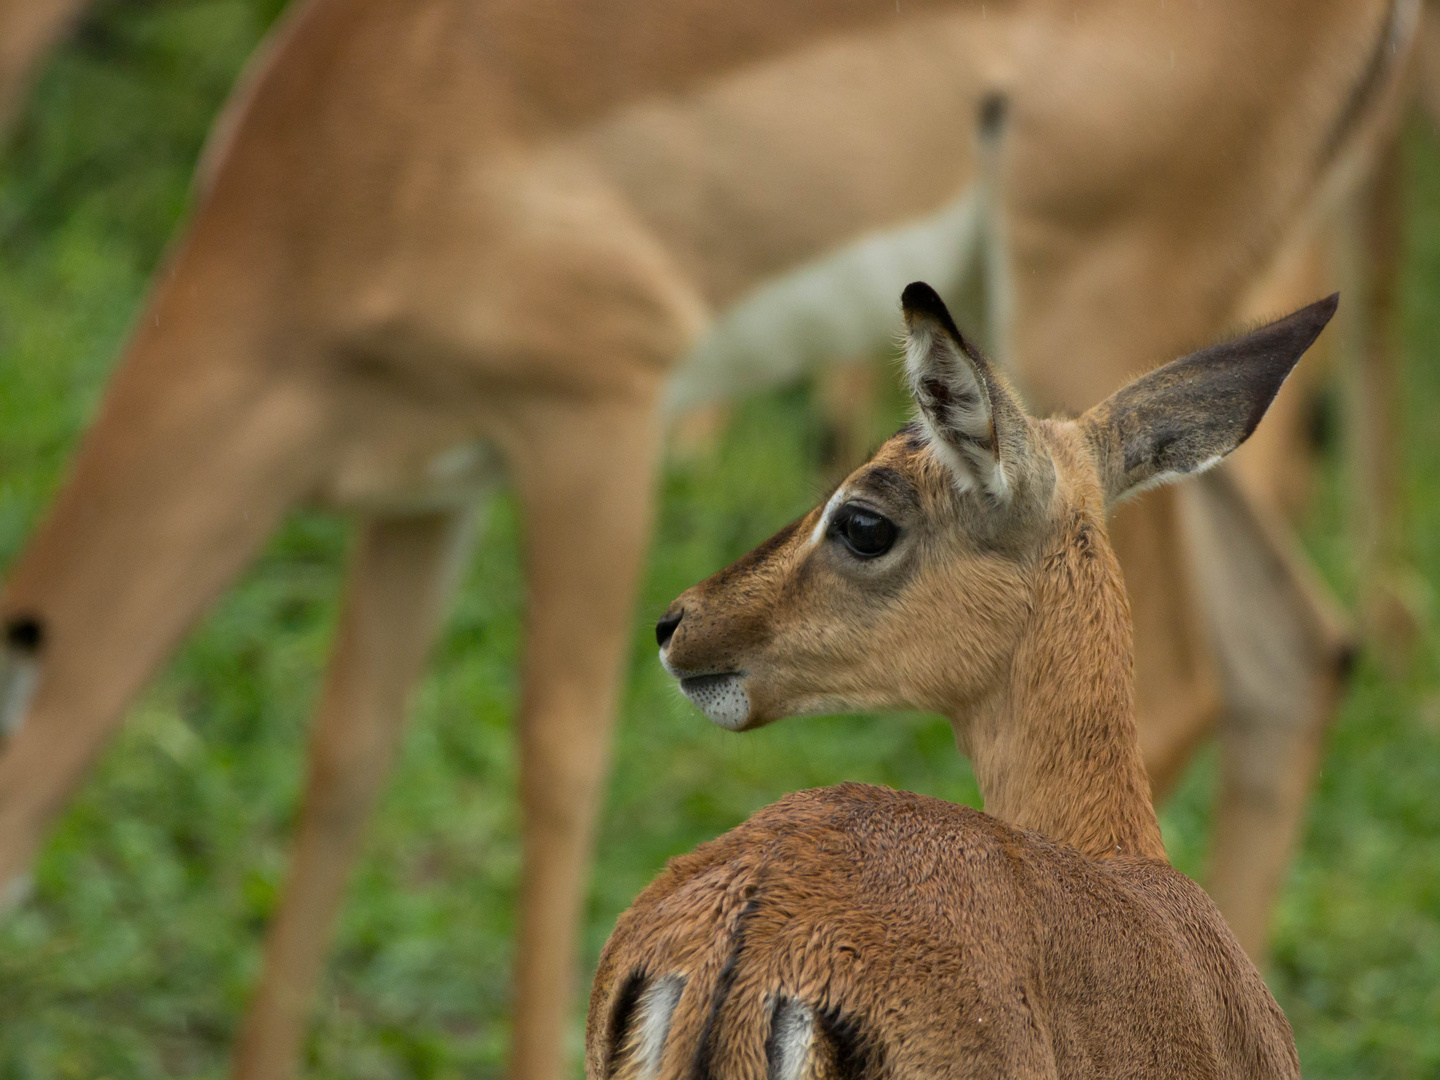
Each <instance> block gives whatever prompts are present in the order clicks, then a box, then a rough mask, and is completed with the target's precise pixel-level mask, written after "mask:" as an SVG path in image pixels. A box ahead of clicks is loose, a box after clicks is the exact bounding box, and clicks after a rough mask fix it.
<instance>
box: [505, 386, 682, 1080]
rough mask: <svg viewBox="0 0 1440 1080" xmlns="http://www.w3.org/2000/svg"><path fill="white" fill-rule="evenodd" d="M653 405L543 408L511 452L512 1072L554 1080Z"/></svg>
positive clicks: (625, 631)
mask: <svg viewBox="0 0 1440 1080" xmlns="http://www.w3.org/2000/svg"><path fill="white" fill-rule="evenodd" d="M658 446H659V421H658V418H657V413H656V410H655V408H654V406H653V405H651V404H650V403H648V402H646V403H644V404H640V405H636V404H627V405H617V406H615V407H613V408H597V407H595V406H588V407H585V408H583V409H578V408H566V407H561V406H554V405H551V406H546V407H544V408H543V409H536V410H534V411H533V412H531V413H528V414H527V415H526V416H525V418H524V420H523V422H522V424H521V428H520V429H519V432H518V435H517V437H516V441H515V443H514V445H513V449H512V454H511V460H512V463H513V466H514V474H515V479H516V483H517V485H518V489H519V493H520V498H521V502H522V507H523V511H524V520H525V551H526V558H527V565H526V579H527V596H528V603H529V611H528V613H527V617H526V644H525V664H524V682H523V697H522V701H521V707H520V796H521V806H522V809H523V812H524V817H525V840H524V874H523V879H524V880H523V885H522V891H521V912H520V941H519V951H518V968H517V972H516V1001H515V1027H514V1040H513V1044H512V1045H513V1048H512V1057H513V1065H512V1069H511V1076H512V1077H514V1078H516V1080H557V1078H558V1077H560V1076H561V1075H562V1073H563V1072H564V1071H565V1068H566V1049H565V1045H566V1044H565V1041H564V1039H563V1038H561V1033H562V1032H564V1031H565V1030H566V1024H567V1021H568V1019H569V1016H570V1003H571V995H572V991H573V986H574V981H575V948H576V929H577V924H578V921H579V916H580V908H581V901H582V899H583V895H584V885H585V881H586V878H587V875H588V870H589V864H590V848H591V837H592V833H593V830H594V821H595V815H596V811H597V808H598V804H599V801H600V796H601V791H602V784H603V781H604V778H605V775H606V771H607V767H608V761H609V744H610V730H611V727H612V724H613V721H614V713H615V699H616V691H617V687H618V684H619V678H618V676H619V673H620V669H621V665H622V662H623V660H624V657H625V652H626V646H627V644H628V638H629V631H630V614H631V607H632V603H633V597H634V592H635V586H636V580H637V578H638V575H639V570H640V566H641V562H642V560H643V557H644V553H645V548H646V543H647V540H648V537H649V532H650V521H651V512H652V502H653V493H652V485H653V476H652V474H653V471H654V466H655V462H656V458H657V454H658Z"/></svg>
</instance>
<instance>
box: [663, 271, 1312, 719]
mask: <svg viewBox="0 0 1440 1080" xmlns="http://www.w3.org/2000/svg"><path fill="white" fill-rule="evenodd" d="M1336 302H1337V300H1336V297H1333V296H1332V297H1330V298H1329V299H1327V300H1322V301H1320V302H1319V303H1316V304H1313V305H1311V306H1310V307H1307V308H1304V309H1302V310H1301V311H1299V312H1296V313H1295V314H1294V315H1291V316H1289V317H1288V318H1285V319H1282V320H1280V321H1278V322H1275V323H1272V324H1270V325H1268V326H1266V327H1263V328H1261V329H1260V330H1257V331H1255V332H1253V333H1251V334H1248V335H1246V336H1244V337H1241V338H1239V339H1236V340H1234V341H1230V342H1226V343H1224V344H1221V345H1217V346H1214V347H1212V348H1210V349H1207V350H1204V351H1203V352H1199V353H1196V354H1194V355H1192V356H1188V357H1185V358H1184V359H1181V360H1177V361H1175V362H1174V363H1171V364H1169V365H1167V366H1165V367H1163V368H1160V369H1159V370H1157V371H1155V372H1152V373H1151V374H1149V375H1146V376H1144V377H1143V378H1141V379H1139V380H1137V381H1135V382H1133V383H1131V384H1130V385H1129V386H1127V387H1125V388H1124V389H1122V390H1120V391H1119V392H1118V393H1117V394H1115V395H1114V396H1113V397H1111V398H1110V399H1109V400H1107V401H1105V402H1103V403H1101V404H1100V405H1098V406H1096V407H1095V408H1093V409H1091V410H1090V411H1089V412H1087V413H1086V414H1085V415H1084V416H1081V417H1080V418H1078V419H1075V420H1037V419H1034V418H1032V417H1030V416H1028V415H1026V413H1025V411H1024V409H1023V408H1022V406H1021V405H1020V403H1019V400H1018V399H1017V398H1016V396H1015V394H1014V393H1013V391H1012V390H1011V389H1010V388H1009V387H1008V386H1007V385H1006V383H1005V380H1004V379H1003V378H1002V377H1001V376H1000V375H999V374H998V373H997V372H996V371H995V370H993V369H992V368H991V367H990V366H989V364H987V363H986V361H985V359H984V358H983V357H982V356H981V355H980V354H979V353H978V352H977V351H976V350H975V349H973V348H972V347H971V346H970V345H969V344H968V343H967V342H966V341H965V339H964V338H963V337H962V336H961V335H960V333H959V331H958V330H957V329H956V328H955V324H954V322H953V321H952V320H951V318H950V314H949V312H948V311H946V309H945V305H944V304H943V303H942V301H941V300H940V298H939V296H937V295H936V294H935V292H934V290H932V289H931V288H930V287H929V286H927V285H924V284H920V283H916V284H913V285H911V286H909V287H908V288H907V289H906V290H905V293H904V296H903V298H902V304H903V307H904V312H905V322H906V326H907V329H908V334H907V338H906V343H905V361H906V374H907V377H908V382H909V386H910V391H911V393H912V395H913V397H914V399H915V404H916V407H917V410H918V417H917V419H916V420H915V421H914V422H912V423H911V424H909V425H907V426H906V427H904V428H902V429H901V430H900V432H899V433H898V434H897V435H895V436H894V437H893V438H892V439H890V440H889V441H888V442H886V443H885V444H884V445H883V446H881V447H880V449H879V450H878V451H877V452H876V453H875V455H874V456H873V457H872V458H871V459H870V460H869V461H868V462H866V463H865V464H864V465H863V466H861V467H860V468H859V469H857V470H856V471H855V472H854V473H852V474H851V475H850V476H849V477H848V478H846V480H845V481H844V483H842V484H841V485H840V486H839V488H838V489H836V491H835V493H834V494H833V495H831V496H830V498H829V499H828V500H827V501H826V502H825V503H824V505H822V506H819V507H816V508H815V509H814V510H812V511H810V513H808V514H806V515H805V516H804V517H803V518H801V519H800V520H799V521H796V522H794V523H792V524H791V525H789V526H787V527H786V528H784V529H782V530H781V531H780V532H779V533H777V534H776V535H775V536H773V537H771V538H770V539H769V540H767V541H766V542H765V543H763V544H761V545H760V546H759V547H758V548H756V549H755V550H754V551H752V552H751V553H750V554H749V555H746V556H745V557H744V558H742V559H741V560H740V561H738V562H736V563H735V564H734V565H732V566H730V567H728V568H727V569H725V570H722V571H721V572H720V573H718V574H716V575H715V576H714V577H712V578H710V579H709V580H707V581H704V582H702V583H701V584H699V585H697V586H695V587H694V588H692V589H689V590H688V591H686V592H685V593H684V594H683V595H681V596H680V598H679V599H677V600H676V601H675V602H674V603H673V604H672V605H671V606H670V609H669V610H668V611H667V612H666V614H665V617H664V618H663V619H661V620H660V623H659V625H658V626H657V627H656V636H657V638H658V640H659V642H660V646H661V653H660V655H661V661H662V662H663V663H664V665H665V667H666V670H668V671H669V672H670V673H671V674H672V675H674V676H676V677H677V678H679V679H680V685H681V688H682V690H683V691H684V692H685V694H686V695H687V696H688V697H689V698H690V699H691V700H692V701H693V702H694V703H695V704H696V705H698V706H699V707H700V709H701V710H702V711H703V712H704V713H705V714H706V715H707V716H708V717H710V719H711V720H713V721H714V722H715V723H717V724H719V725H721V726H722V727H726V728H730V729H732V730H744V729H747V728H753V727H757V726H760V725H762V724H765V723H768V722H770V721H772V720H777V719H780V718H781V717H784V716H793V715H803V714H809V713H817V712H838V711H846V710H861V709H880V708H919V709H926V710H930V711H936V712H943V713H946V714H948V715H950V716H951V717H952V718H955V717H957V715H960V714H964V713H966V712H967V711H968V710H969V709H970V708H972V707H974V706H975V705H977V704H979V703H981V702H982V701H985V700H987V699H993V698H994V697H995V695H997V694H1003V693H1004V692H1005V691H1006V688H1007V685H1008V678H1009V675H1010V673H1011V671H1012V667H1013V659H1014V657H1015V655H1016V650H1017V647H1018V646H1019V644H1020V642H1021V641H1022V639H1023V638H1024V637H1025V635H1026V634H1027V633H1030V632H1032V631H1033V627H1034V617H1035V615H1036V608H1037V605H1039V604H1044V603H1051V602H1052V599H1053V597H1055V596H1057V595H1064V589H1063V588H1062V589H1061V590H1060V593H1058V594H1057V593H1056V591H1055V590H1053V589H1050V590H1045V589H1041V588H1040V585H1041V580H1042V578H1045V577H1046V576H1047V575H1048V576H1049V577H1050V578H1053V577H1054V576H1055V575H1056V574H1057V573H1063V572H1068V571H1064V570H1063V568H1062V563H1063V559H1061V558H1060V556H1063V555H1064V554H1065V553H1067V552H1068V553H1071V554H1074V553H1076V552H1080V553H1081V554H1083V555H1084V556H1085V557H1086V558H1087V559H1093V560H1098V562H1099V563H1101V564H1103V565H1104V567H1105V572H1104V573H1103V574H1101V575H1100V579H1103V581H1104V582H1105V583H1106V584H1105V586H1104V588H1105V591H1106V597H1105V598H1102V599H1103V603H1102V604H1101V606H1102V607H1104V606H1105V605H1109V607H1108V610H1104V611H1100V612H1093V611H1085V610H1075V611H1072V612H1068V613H1065V615H1066V618H1068V619H1069V624H1068V625H1070V626H1071V628H1072V629H1073V633H1074V642H1073V645H1074V646H1075V648H1077V649H1082V650H1083V649H1084V648H1085V647H1086V645H1087V635H1088V634H1089V632H1090V631H1089V628H1088V627H1087V620H1094V619H1109V620H1111V621H1112V622H1113V623H1118V624H1119V625H1120V630H1119V631H1118V633H1119V635H1120V636H1121V637H1123V640H1124V641H1125V643H1126V645H1125V648H1126V650H1128V634H1129V628H1128V622H1127V621H1126V607H1125V600H1124V595H1123V590H1122V587H1121V584H1120V578H1119V574H1118V572H1116V571H1115V569H1114V555H1113V553H1112V552H1111V551H1110V548H1109V543H1108V540H1107V538H1106V534H1105V528H1104V517H1105V512H1106V510H1107V509H1108V508H1109V507H1110V506H1112V505H1113V504H1114V503H1115V502H1117V501H1118V500H1120V499H1123V498H1124V497H1126V496H1127V495H1129V494H1132V493H1134V492H1136V491H1139V490H1141V489H1143V488H1145V487H1149V486H1152V485H1155V484H1159V483H1164V482H1165V481H1167V480H1169V479H1173V478H1175V477H1179V476H1183V475H1185V474H1187V473H1191V472H1196V471H1198V470H1201V469H1204V468H1207V467H1209V466H1210V465H1213V464H1214V463H1215V462H1217V461H1219V460H1220V459H1221V458H1222V457H1224V456H1225V455H1226V454H1228V453H1229V452H1230V451H1231V450H1233V449H1235V447H1237V446H1238V445H1240V443H1242V442H1243V441H1244V440H1245V439H1246V438H1247V437H1248V436H1249V435H1250V433H1251V432H1252V431H1253V430H1254V429H1255V425H1256V424H1257V423H1258V422H1259V420H1260V418H1261V416H1262V415H1264V412H1265V410H1266V408H1267V407H1268V406H1269V404H1270V402H1271V401H1272V400H1273V399H1274V397H1275V394H1276V392H1277V391H1278V390H1279V388H1280V384H1281V383H1282V382H1283V381H1284V379H1285V377H1286V375H1288V374H1289V372H1290V369H1291V368H1292V367H1293V366H1294V364H1295V362H1296V361H1297V360H1298V359H1299V358H1300V356H1301V354H1302V353H1303V352H1304V351H1305V349H1306V348H1308V347H1309V345H1310V343H1311V342H1312V341H1314V339H1315V337H1316V335H1318V334H1319V332H1320V330H1321V329H1322V328H1323V327H1324V325H1325V323H1326V322H1327V321H1328V320H1329V318H1330V316H1331V315H1332V314H1333V312H1334V310H1335V306H1336ZM1047 598H1052V599H1047ZM1125 663H1126V664H1127V665H1128V652H1127V655H1126V658H1125ZM1125 674H1126V676H1127V677H1128V670H1127V671H1126V672H1125Z"/></svg>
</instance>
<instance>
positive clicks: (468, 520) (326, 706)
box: [234, 513, 474, 1080]
mask: <svg viewBox="0 0 1440 1080" xmlns="http://www.w3.org/2000/svg"><path fill="white" fill-rule="evenodd" d="M473 519H474V515H473V514H469V513H434V514H427V515H422V516H416V517H406V518H393V519H382V520H374V521H370V522H368V523H366V524H365V525H364V526H363V527H362V529H361V534H360V537H359V542H358V544H357V547H356V550H355V553H354V556H353V558H352V562H351V565H350V572H349V580H348V583H347V588H346V597H345V609H344V614H343V616H342V618H341V622H340V628H339V633H338V639H337V642H336V647H335V653H334V656H333V657H332V659H331V663H330V670H329V673H328V675H327V677H326V682H325V690H324V694H323V696H322V698H321V701H320V707H319V710H318V715H317V717H316V722H315V729H314V732H313V733H312V735H311V742H310V777H309V780H308V782H307V784H306V788H305V803H304V809H303V811H302V813H301V818H300V829H299V834H298V836H297V838H296V843H295V849H294V853H293V855H292V856H291V864H290V879H289V882H288V883H287V885H286V889H285V896H284V900H283V901H282V903H281V906H280V911H279V913H278V915H277V916H276V919H275V922H274V925H272V926H271V928H270V933H269V936H268V938H267V940H266V943H265V964H264V970H263V974H262V975H261V979H260V987H259V990H258V991H257V993H256V995H255V1000H254V1002H253V1003H252V1005H251V1007H250V1013H249V1015H248V1017H247V1018H246V1021H245V1026H244V1029H243V1032H242V1034H241V1037H240V1044H239V1047H238V1048H237V1052H236V1058H235V1069H234V1075H235V1077H236V1078H237V1080H283V1078H284V1077H287V1076H290V1075H292V1074H293V1073H294V1070H295V1065H296V1062H297V1060H298V1057H299V1051H300V1046H301V1041H302V1039H303V1037H304V1034H305V1026H306V1021H307V1019H308V1018H309V1014H310V1004H311V999H312V997H313V996H314V991H315V984H316V981H317V979H318V978H319V974H320V969H321V966H322V964H323V963H324V960H325V953H326V947H327V945H328V942H329V939H330V932H331V927H332V925H333V923H334V921H335V915H336V912H337V911H338V910H339V907H340V904H341V902H342V901H343V900H344V896H345V885H346V881H347V879H348V877H349V873H350V867H351V865H352V863H353V862H354V861H355V857H356V855H357V853H358V851H359V848H360V844H361V842H362V840H363V838H364V832H365V823H366V821H367V820H368V818H369V816H370V811H371V810H372V808H373V807H374V805H375V801H376V799H377V798H378V797H379V794H380V791H381V788H382V786H383V784H384V781H385V778H386V776H387V775H388V774H389V771H390V765H391V762H392V761H393V759H394V756H395V750H396V746H397V745H398V743H399V738H400V732H401V731H402V730H403V726H404V725H403V721H404V718H405V704H406V698H407V696H408V694H409V692H410V688H411V686H412V685H413V684H414V683H415V680H416V679H417V678H418V677H419V675H420V672H421V669H422V668H423V666H424V663H425V657H426V655H427V653H428V652H429V650H430V645H431V642H432V640H433V639H434V637H435V632H436V629H437V628H438V626H439V624H440V621H441V617H442V614H443V611H444V606H445V601H446V599H447V598H448V596H449V595H450V593H451V592H452V591H453V588H454V585H455V580H456V578H457V576H458V573H459V571H460V569H461V567H462V566H463V563H464V555H465V554H466V553H467V552H468V551H469V550H470V544H469V538H470V536H471V535H472V532H473V529H472V527H471V526H472V522H473Z"/></svg>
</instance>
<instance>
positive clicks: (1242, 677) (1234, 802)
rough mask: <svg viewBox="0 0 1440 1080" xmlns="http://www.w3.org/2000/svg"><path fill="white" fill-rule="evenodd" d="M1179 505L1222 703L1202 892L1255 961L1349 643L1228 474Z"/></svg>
mask: <svg viewBox="0 0 1440 1080" xmlns="http://www.w3.org/2000/svg"><path fill="white" fill-rule="evenodd" d="M1180 505H1181V512H1182V517H1183V519H1184V524H1185V528H1186V535H1187V539H1188V541H1189V543H1188V545H1187V546H1188V548H1189V551H1190V554H1191V561H1192V568H1193V569H1192V572H1193V580H1194V581H1195V583H1196V587H1197V591H1198V592H1199V593H1200V595H1202V596H1203V597H1204V598H1205V609H1206V614H1207V615H1208V616H1209V619H1210V624H1211V634H1210V637H1211V642H1212V647H1213V648H1214V650H1215V654H1216V656H1217V657H1218V658H1219V662H1220V669H1221V672H1222V676H1223V679H1224V692H1225V702H1226V708H1225V713H1224V716H1223V719H1222V721H1221V725H1220V790H1219V793H1218V797H1217V799H1216V823H1215V838H1214V844H1213V851H1214V854H1213V855H1212V858H1211V868H1210V881H1209V889H1210V894H1211V896H1213V897H1214V899H1215V902H1216V904H1218V905H1219V907H1220V910H1221V911H1222V912H1224V914H1225V918H1226V919H1227V920H1228V921H1229V923H1230V927H1231V929H1232V930H1234V931H1235V936H1236V938H1237V939H1239V941H1240V944H1241V945H1242V946H1243V947H1244V949H1245V950H1246V952H1248V953H1249V954H1250V955H1251V956H1252V957H1255V958H1256V959H1257V960H1258V959H1261V958H1262V957H1263V956H1264V951H1265V940H1266V932H1267V929H1268V924H1269V917H1270V909H1271V906H1272V905H1273V903H1274V900H1275V896H1276V894H1277V892H1278V891H1279V889H1280V886H1281V884H1282V880H1283V877H1284V873H1285V868H1286V866H1287V865H1288V863H1289V859H1290V853H1291V850H1292V849H1293V847H1294V843H1295V837H1296V835H1297V833H1298V831H1299V827H1300V823H1301V821H1302V820H1303V818H1304V813H1305V802H1306V798H1307V796H1308V794H1309V791H1310V785H1311V782H1312V780H1313V778H1314V775H1315V769H1316V766H1317V765H1318V763H1319V757H1320V752H1321V749H1322V747H1323V743H1324V736H1325V731H1326V728H1327V727H1328V724H1329V719H1330V717H1331V716H1332V715H1333V714H1334V711H1335V708H1336V706H1337V704H1338V701H1339V695H1340V692H1341V691H1342V690H1343V688H1344V676H1345V672H1346V671H1347V669H1348V666H1349V659H1350V656H1351V655H1352V653H1353V645H1352V643H1351V638H1350V635H1349V633H1348V629H1347V626H1346V624H1345V621H1344V619H1343V618H1342V616H1341V615H1340V613H1339V608H1338V606H1337V605H1336V604H1334V603H1333V601H1332V600H1331V599H1330V597H1329V594H1328V593H1327V592H1326V590H1325V588H1324V586H1323V584H1322V583H1321V582H1320V581H1319V579H1318V578H1317V577H1316V576H1315V574H1314V572H1313V570H1312V569H1311V568H1310V566H1309V564H1308V563H1306V562H1305V561H1304V559H1303V557H1302V556H1301V555H1300V553H1299V551H1298V549H1297V548H1296V546H1295V544H1294V540H1293V537H1292V536H1291V535H1290V534H1289V532H1288V531H1286V530H1285V528H1284V526H1283V524H1282V523H1281V522H1280V521H1279V519H1278V517H1277V516H1275V515H1274V514H1272V513H1270V512H1267V511H1264V510H1262V509H1261V508H1260V507H1259V506H1258V505H1257V504H1256V503H1255V502H1254V501H1253V500H1252V499H1250V498H1249V497H1248V496H1247V494H1246V492H1245V490H1244V489H1243V488H1241V486H1240V485H1238V484H1237V483H1235V482H1234V480H1233V479H1232V477H1231V476H1230V475H1229V474H1228V471H1227V470H1225V469H1217V470H1214V471H1213V472H1211V473H1207V474H1205V475H1204V476H1202V477H1200V478H1199V480H1198V482H1196V483H1193V484H1191V485H1188V486H1187V487H1186V488H1185V489H1183V493H1182V497H1181V503H1180Z"/></svg>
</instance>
